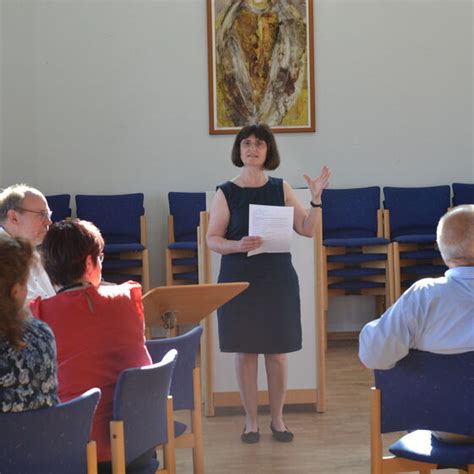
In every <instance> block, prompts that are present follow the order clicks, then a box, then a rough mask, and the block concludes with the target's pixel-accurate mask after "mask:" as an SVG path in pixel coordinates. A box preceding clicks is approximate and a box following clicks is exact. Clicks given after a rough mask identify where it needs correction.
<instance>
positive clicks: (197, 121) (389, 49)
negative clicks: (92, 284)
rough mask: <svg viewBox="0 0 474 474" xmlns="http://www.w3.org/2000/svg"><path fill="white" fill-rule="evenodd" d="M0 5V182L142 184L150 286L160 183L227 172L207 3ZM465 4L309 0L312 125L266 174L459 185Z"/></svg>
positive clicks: (468, 152) (189, 184)
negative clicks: (210, 73)
mask: <svg viewBox="0 0 474 474" xmlns="http://www.w3.org/2000/svg"><path fill="white" fill-rule="evenodd" d="M0 1H1V0H0ZM1 5H2V14H3V22H2V38H3V43H2V48H1V50H0V54H1V56H2V57H3V65H4V69H3V71H2V77H1V80H2V100H3V104H2V116H3V122H2V133H3V148H2V150H1V151H2V153H1V154H0V157H3V158H2V159H3V167H1V168H0V186H5V185H8V184H11V183H14V182H18V181H24V182H28V183H30V184H32V185H34V186H37V187H39V188H40V189H42V190H43V191H44V192H45V194H53V193H58V192H69V193H71V194H73V195H74V194H76V193H79V192H81V193H124V192H138V191H143V192H144V193H145V196H146V208H147V215H148V222H149V237H150V243H151V247H152V249H151V259H152V283H153V285H157V284H160V283H163V281H164V264H163V254H164V246H165V238H166V232H165V223H166V220H165V216H166V214H167V200H166V199H167V193H168V191H170V190H175V191H176V190H183V191H184V190H188V191H205V190H211V189H214V186H215V185H216V184H217V183H220V182H222V181H224V180H226V179H228V178H230V177H232V176H233V175H235V174H236V170H235V169H233V168H232V166H231V164H230V160H229V152H230V148H231V144H232V137H230V136H210V135H208V113H207V39H206V5H205V1H204V0H155V1H152V0H143V1H132V0H127V1H125V0H122V1H120V0H88V1H86V0H55V1H53V0H51V1H44V0H3V1H2V3H1ZM472 9H473V7H472V3H471V2H470V1H469V0H466V1H450V0H445V1H431V0H421V1H416V0H411V1H408V0H373V1H359V0H326V1H318V0H316V1H315V13H316V15H315V38H316V47H315V55H316V102H317V105H316V107H317V128H318V131H317V133H315V134H311V133H310V134H282V135H279V136H278V137H277V140H278V143H279V145H280V149H281V150H280V151H281V153H282V157H283V164H282V166H281V169H279V170H278V171H277V172H276V173H275V174H276V175H278V176H283V177H285V178H286V179H287V180H288V181H289V182H290V183H291V184H293V185H295V186H298V185H303V179H302V174H303V173H304V172H308V173H310V174H315V173H317V172H318V170H319V167H320V166H321V164H322V163H327V164H328V165H329V166H330V167H331V168H332V170H333V180H332V185H333V186H334V187H349V186H363V185H370V184H378V185H381V186H383V185H432V184H444V183H451V182H453V181H471V182H472V181H473V180H474V169H473V167H474V163H473V139H472V130H473V116H472V84H473V73H472V71H473V69H472V43H473V42H472V39H473V38H472V28H473V21H472ZM1 165H2V161H0V166H1Z"/></svg>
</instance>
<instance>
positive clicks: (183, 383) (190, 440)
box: [146, 326, 204, 474]
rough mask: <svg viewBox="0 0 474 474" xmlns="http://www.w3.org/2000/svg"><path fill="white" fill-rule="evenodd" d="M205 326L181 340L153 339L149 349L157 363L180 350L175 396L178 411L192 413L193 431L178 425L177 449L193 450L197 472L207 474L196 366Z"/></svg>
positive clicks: (182, 336) (199, 386) (197, 369)
mask: <svg viewBox="0 0 474 474" xmlns="http://www.w3.org/2000/svg"><path fill="white" fill-rule="evenodd" d="M201 335H202V327H201V326H197V327H195V328H194V329H192V330H191V331H189V332H187V333H186V334H183V335H181V336H177V337H170V338H166V339H152V340H148V341H146V346H147V349H148V352H149V353H150V356H151V358H152V360H153V362H155V361H157V360H160V359H161V358H162V357H163V354H166V352H167V351H169V350H171V349H176V350H177V351H178V354H179V357H178V361H177V363H176V367H175V369H174V373H173V381H172V383H171V395H172V396H173V406H174V409H175V410H190V411H191V430H190V431H189V432H185V431H186V429H187V427H186V425H184V424H183V423H181V422H178V421H175V422H174V432H175V437H176V440H175V447H176V448H189V447H191V448H192V450H193V472H194V474H204V443H203V436H202V419H201V375H200V370H199V368H198V367H196V354H197V351H198V349H199V341H200V339H201ZM170 421H171V422H172V419H170Z"/></svg>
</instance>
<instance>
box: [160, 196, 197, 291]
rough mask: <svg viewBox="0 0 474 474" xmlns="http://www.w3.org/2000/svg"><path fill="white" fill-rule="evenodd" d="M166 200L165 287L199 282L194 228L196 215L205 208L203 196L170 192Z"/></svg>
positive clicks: (195, 227) (195, 228)
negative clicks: (168, 210) (168, 209)
mask: <svg viewBox="0 0 474 474" xmlns="http://www.w3.org/2000/svg"><path fill="white" fill-rule="evenodd" d="M168 201H169V208H170V215H169V216H168V248H167V249H166V284H167V285H168V286H169V285H186V284H195V283H198V280H199V275H198V253H197V228H198V226H199V214H200V212H201V211H204V210H205V209H206V194H205V193H178V192H170V193H168Z"/></svg>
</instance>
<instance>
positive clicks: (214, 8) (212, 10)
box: [207, 0, 316, 134]
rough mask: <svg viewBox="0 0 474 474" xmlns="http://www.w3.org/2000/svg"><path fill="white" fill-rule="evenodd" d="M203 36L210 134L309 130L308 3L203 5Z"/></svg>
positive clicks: (312, 125) (220, 1)
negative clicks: (260, 126)
mask: <svg viewBox="0 0 474 474" xmlns="http://www.w3.org/2000/svg"><path fill="white" fill-rule="evenodd" d="M282 12H284V14H285V19H283V16H282ZM263 15H265V16H263ZM257 28H258V29H259V30H258V31H262V32H263V33H262V35H261V36H260V37H259V35H258V34H257V33H256V32H257ZM252 32H254V33H255V34H253V35H252V34H251V33H252ZM207 34H208V75H209V133H210V134H225V133H232V134H234V133H235V132H236V131H237V130H239V129H240V128H241V127H242V126H244V125H247V124H249V123H254V122H262V123H267V124H268V125H269V126H270V127H271V128H272V129H273V131H274V132H314V131H315V130H316V114H315V87H314V15H313V0H260V1H258V2H257V1H255V0H207ZM249 38H256V39H255V40H254V43H255V44H254V43H252V42H251V41H250V40H249ZM284 44H291V48H287V49H286V50H284V51H283V45H284ZM282 57H283V58H284V59H279V58H282Z"/></svg>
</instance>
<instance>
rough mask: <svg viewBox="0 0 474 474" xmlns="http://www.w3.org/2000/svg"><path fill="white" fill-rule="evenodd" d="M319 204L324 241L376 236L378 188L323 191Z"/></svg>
mask: <svg viewBox="0 0 474 474" xmlns="http://www.w3.org/2000/svg"><path fill="white" fill-rule="evenodd" d="M322 202H323V238H324V239H337V238H359V237H376V236H377V210H378V209H379V208H380V188H379V187H378V186H371V187H368V188H352V189H325V190H324V192H323V196H322Z"/></svg>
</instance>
